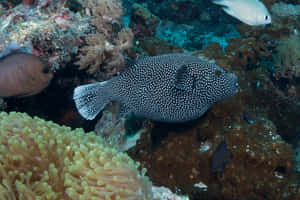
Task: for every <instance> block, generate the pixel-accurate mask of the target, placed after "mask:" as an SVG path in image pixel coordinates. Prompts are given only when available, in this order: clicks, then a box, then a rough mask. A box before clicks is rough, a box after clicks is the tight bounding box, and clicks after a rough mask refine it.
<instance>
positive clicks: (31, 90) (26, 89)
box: [0, 52, 53, 97]
mask: <svg viewBox="0 0 300 200" xmlns="http://www.w3.org/2000/svg"><path fill="white" fill-rule="evenodd" d="M52 77H53V73H52V71H51V68H50V67H49V66H48V65H47V64H45V63H44V62H43V61H41V59H40V58H39V57H37V56H34V55H32V54H28V53H23V52H16V53H10V54H8V55H5V56H3V57H1V58H0V97H13V96H19V97H21V96H30V95H34V94H37V93H39V92H41V91H42V90H43V89H44V88H46V87H47V86H48V85H49V83H50V81H51V79H52Z"/></svg>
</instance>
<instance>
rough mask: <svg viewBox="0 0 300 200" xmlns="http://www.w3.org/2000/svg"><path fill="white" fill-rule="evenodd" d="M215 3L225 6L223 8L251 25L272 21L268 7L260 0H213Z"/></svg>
mask: <svg viewBox="0 0 300 200" xmlns="http://www.w3.org/2000/svg"><path fill="white" fill-rule="evenodd" d="M213 3H215V4H218V5H221V6H224V7H223V10H224V11H225V12H226V13H227V14H229V15H231V16H233V17H235V18H237V19H239V20H240V21H242V22H244V23H245V24H248V25H250V26H258V25H265V24H270V23H271V22H272V19H271V15H270V13H269V11H268V9H267V8H266V6H265V5H264V4H263V3H262V2H261V1H259V0H213Z"/></svg>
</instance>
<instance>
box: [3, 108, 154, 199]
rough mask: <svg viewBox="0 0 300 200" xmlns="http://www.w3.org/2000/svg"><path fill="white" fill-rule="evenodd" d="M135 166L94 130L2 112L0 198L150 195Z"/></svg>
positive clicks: (139, 197)
mask: <svg viewBox="0 0 300 200" xmlns="http://www.w3.org/2000/svg"><path fill="white" fill-rule="evenodd" d="M137 168H138V165H137V164H136V163H135V162H134V161H133V160H132V159H130V157H129V156H128V155H126V154H124V153H118V152H117V150H115V149H113V148H111V147H110V146H108V145H107V144H105V142H104V141H103V140H102V139H101V137H99V136H96V135H95V134H94V133H92V132H90V133H85V132H84V131H83V130H82V129H75V130H73V131H71V129H70V128H69V127H66V126H59V125H57V124H55V123H53V122H47V121H44V120H43V119H40V118H38V117H34V118H31V117H30V116H29V115H27V114H23V113H16V112H11V113H9V114H7V113H5V112H1V113H0V199H1V200H11V199H19V200H25V199H42V200H56V199H60V200H63V199H65V200H70V199H80V200H82V199H84V200H89V199H97V200H99V199H110V200H117V199H125V200H129V199H130V200H138V199H141V200H142V199H143V200H146V199H152V193H151V183H150V181H149V180H148V179H147V178H146V177H145V176H144V175H143V174H140V173H139V172H138V169H137Z"/></svg>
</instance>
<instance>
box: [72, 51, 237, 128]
mask: <svg viewBox="0 0 300 200" xmlns="http://www.w3.org/2000/svg"><path fill="white" fill-rule="evenodd" d="M237 91H238V83H237V76H236V75H234V74H232V73H228V72H226V71H225V70H223V69H222V68H220V67H219V66H217V65H216V64H213V63H208V62H206V61H203V60H201V59H200V58H197V57H194V56H190V55H186V54H181V53H173V54H164V55H159V56H153V57H145V58H141V59H138V60H137V61H135V62H134V63H133V64H132V65H131V66H129V68H128V69H127V71H125V72H123V73H122V74H120V75H119V76H116V77H113V78H111V79H109V80H107V81H103V82H96V83H92V84H87V85H82V86H78V87H76V88H75V89H74V94H73V99H74V101H75V104H76V107H77V110H78V112H79V113H80V114H81V115H82V116H83V117H84V118H85V119H88V120H92V119H94V118H95V117H96V116H97V114H98V113H99V112H100V111H101V110H103V109H104V107H105V106H106V105H107V104H108V103H109V102H111V101H114V102H119V103H120V112H119V117H118V119H120V118H122V117H124V116H126V115H127V114H131V113H133V114H134V115H136V116H139V117H142V118H147V119H152V120H154V121H160V122H168V123H177V122H186V121H189V120H193V119H196V118H199V117H200V116H202V115H203V114H204V113H205V112H206V111H207V110H208V109H209V108H210V107H211V106H212V105H213V104H214V103H216V102H219V101H222V100H224V99H226V98H228V97H230V96H232V95H233V94H235V93H236V92H237Z"/></svg>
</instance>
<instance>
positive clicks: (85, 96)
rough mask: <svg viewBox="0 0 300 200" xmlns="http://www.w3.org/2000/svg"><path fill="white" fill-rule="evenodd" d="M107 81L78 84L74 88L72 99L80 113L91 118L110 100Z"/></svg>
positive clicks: (86, 117)
mask: <svg viewBox="0 0 300 200" xmlns="http://www.w3.org/2000/svg"><path fill="white" fill-rule="evenodd" d="M107 83H108V81H103V82H97V83H92V84H87V85H82V86H78V87H76V88H75V89H74V93H73V100H74V101H75V105H76V108H77V110H78V112H79V113H80V115H81V116H82V117H84V118H85V119H88V120H92V119H94V118H95V117H96V116H97V115H98V113H99V112H100V111H101V110H103V109H104V107H105V106H106V105H107V104H108V103H109V102H110V92H109V91H110V89H109V88H108V87H107Z"/></svg>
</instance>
